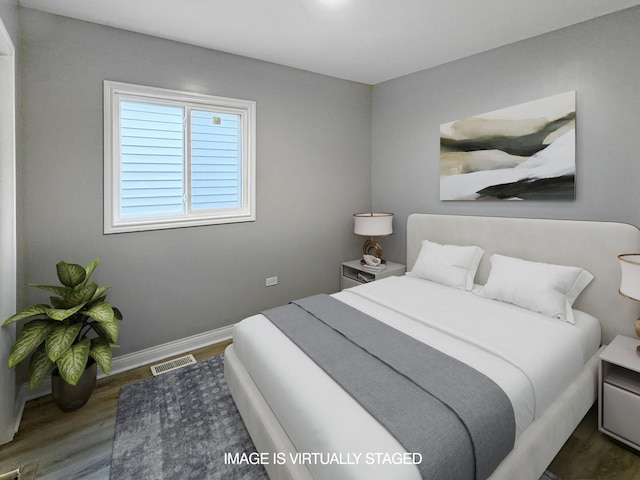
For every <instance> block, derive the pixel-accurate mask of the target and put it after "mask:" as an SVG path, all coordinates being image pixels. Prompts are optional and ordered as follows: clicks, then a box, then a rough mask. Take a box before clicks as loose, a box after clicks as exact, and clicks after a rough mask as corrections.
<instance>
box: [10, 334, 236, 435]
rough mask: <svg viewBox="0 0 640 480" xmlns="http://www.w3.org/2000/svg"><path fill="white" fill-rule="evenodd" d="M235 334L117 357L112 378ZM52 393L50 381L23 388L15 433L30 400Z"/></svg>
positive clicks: (197, 337)
mask: <svg viewBox="0 0 640 480" xmlns="http://www.w3.org/2000/svg"><path fill="white" fill-rule="evenodd" d="M232 334H233V325H229V326H227V327H222V328H217V329H216V330H211V331H209V332H204V333H200V334H198V335H193V336H191V337H186V338H182V339H180V340H175V341H173V342H168V343H163V344H162V345H158V346H156V347H151V348H146V349H144V350H140V351H138V352H134V353H128V354H126V355H122V356H120V357H115V358H114V359H113V363H112V364H111V375H114V374H116V373H122V372H126V371H127V370H133V369H134V368H138V367H141V366H143V365H148V364H150V363H155V362H158V361H160V360H164V359H166V358H169V357H173V356H175V355H180V354H181V353H185V352H190V351H192V350H197V349H198V348H202V347H207V346H209V345H213V344H214V343H219V342H223V341H225V340H229V339H231V338H232ZM103 377H106V375H105V374H104V373H102V371H101V370H100V369H98V378H103ZM50 393H51V382H50V381H49V380H48V379H45V380H44V381H43V382H42V383H41V384H40V385H38V386H37V387H36V388H34V389H33V390H30V388H29V382H25V383H23V384H21V385H20V387H19V388H18V394H17V396H16V419H17V420H16V432H17V431H18V427H19V426H20V419H22V412H23V411H24V406H25V403H27V402H28V401H29V400H34V399H36V398H40V397H44V396H45V395H49V394H50Z"/></svg>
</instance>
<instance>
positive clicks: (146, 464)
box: [110, 355, 559, 480]
mask: <svg viewBox="0 0 640 480" xmlns="http://www.w3.org/2000/svg"><path fill="white" fill-rule="evenodd" d="M255 452H256V448H255V446H254V445H253V443H252V442H251V438H250V437H249V434H248V432H247V429H246V427H245V426H244V423H243V422H242V418H241V417H240V414H239V413H238V409H237V408H236V405H235V403H234V402H233V399H232V398H231V394H230V393H229V389H228V388H227V384H226V383H225V381H224V356H223V355H218V356H216V357H213V358H210V359H208V360H205V361H203V362H200V363H197V364H195V365H189V366H187V367H184V368H181V369H179V370H176V371H173V372H168V373H165V374H162V375H159V376H157V377H151V378H147V379H145V380H141V381H139V382H136V383H134V384H131V385H127V386H125V387H122V389H121V390H120V398H119V403H118V414H117V417H116V432H115V436H114V442H113V453H112V457H111V474H110V478H111V480H123V479H134V478H135V479H143V480H161V479H167V480H174V479H176V480H177V479H185V480H186V479H189V480H195V479H197V480H223V479H224V480H268V476H267V473H266V471H265V470H264V467H263V466H262V465H260V464H259V463H255V464H252V463H250V462H233V461H229V456H231V457H233V456H236V458H238V457H237V456H238V455H243V454H246V456H247V457H250V456H251V454H254V455H255ZM225 455H226V456H227V457H226V458H225ZM245 458H246V457H245ZM540 480H559V479H558V477H556V476H554V475H553V474H551V473H549V472H545V474H544V475H543V476H542V477H540Z"/></svg>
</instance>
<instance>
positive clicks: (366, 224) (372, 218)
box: [353, 213, 393, 263]
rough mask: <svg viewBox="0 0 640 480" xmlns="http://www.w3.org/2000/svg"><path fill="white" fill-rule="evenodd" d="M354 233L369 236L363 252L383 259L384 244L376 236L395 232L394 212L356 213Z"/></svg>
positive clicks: (354, 216) (354, 215) (382, 261)
mask: <svg viewBox="0 0 640 480" xmlns="http://www.w3.org/2000/svg"><path fill="white" fill-rule="evenodd" d="M353 220H354V228H353V233H355V234H356V235H363V236H365V237H369V238H368V239H367V241H365V242H364V246H363V247H362V253H363V254H364V255H372V256H374V257H376V258H379V259H380V261H381V263H385V261H384V260H382V246H381V245H380V244H379V243H378V241H377V240H376V239H375V238H374V237H381V236H384V235H391V234H392V233H393V226H392V220H393V213H354V214H353Z"/></svg>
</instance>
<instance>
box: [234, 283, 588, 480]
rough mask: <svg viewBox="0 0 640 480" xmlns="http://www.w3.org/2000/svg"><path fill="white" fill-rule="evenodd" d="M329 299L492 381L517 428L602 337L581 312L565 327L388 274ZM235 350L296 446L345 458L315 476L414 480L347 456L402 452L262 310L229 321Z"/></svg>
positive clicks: (408, 468)
mask: <svg viewBox="0 0 640 480" xmlns="http://www.w3.org/2000/svg"><path fill="white" fill-rule="evenodd" d="M334 296H335V297H336V298H337V299H339V300H341V301H343V302H345V303H347V304H350V305H352V306H354V307H356V308H358V309H360V310H362V311H364V312H365V313H368V314H369V315H372V316H374V317H376V318H378V319H379V320H381V321H384V322H386V323H388V324H389V325H392V326H394V327H395V328H397V329H399V330H401V331H403V332H405V333H407V334H409V335H412V336H413V337H415V338H417V339H419V340H421V341H425V343H429V344H430V345H432V346H434V347H436V348H439V349H440V350H442V351H444V352H445V353H447V354H449V355H451V356H453V357H456V358H458V359H459V360H462V361H464V362H466V363H469V364H471V365H472V366H474V367H475V368H476V369H477V370H479V371H481V372H483V373H484V374H486V375H487V376H489V377H490V378H492V379H493V380H494V381H495V382H496V383H497V384H498V385H500V386H501V387H502V388H503V390H504V391H505V392H506V394H507V396H508V397H509V398H510V400H511V402H512V404H513V407H514V413H515V416H516V426H517V434H519V433H521V432H522V431H523V430H524V428H526V426H527V425H528V424H529V423H530V422H531V421H533V420H534V419H535V418H536V417H539V416H540V415H541V414H542V413H543V412H544V410H545V409H546V408H547V407H548V406H549V405H550V404H551V403H552V402H553V400H554V399H555V397H556V396H557V395H558V394H559V393H560V392H561V391H562V390H563V389H564V388H565V386H566V385H567V384H568V383H570V382H571V381H572V380H573V379H574V378H576V377H577V375H578V374H579V373H580V371H581V370H582V367H583V364H584V363H585V362H586V360H587V359H588V358H590V357H591V355H593V353H594V352H595V351H596V350H597V348H598V346H599V343H600V327H599V323H598V321H597V320H596V319H594V318H593V317H590V316H588V315H586V314H582V313H580V312H574V313H576V325H571V324H568V323H565V322H561V321H558V320H554V319H550V318H546V317H544V316H542V315H540V314H536V313H533V312H529V311H527V310H524V309H521V308H519V307H516V306H513V305H509V304H504V303H500V302H495V301H492V300H488V299H485V298H481V297H478V296H475V295H474V294H473V293H471V292H465V291H461V290H457V289H453V288H450V287H446V286H442V285H439V284H436V283H433V282H429V281H426V280H422V279H416V278H410V277H391V278H388V279H385V280H381V281H377V282H372V283H370V284H367V285H363V286H360V287H356V288H353V289H349V290H345V291H342V292H340V293H337V294H335V295H334ZM234 349H235V350H236V353H237V355H238V357H239V359H240V360H241V361H242V363H243V364H244V365H245V367H246V368H247V370H248V371H249V373H250V374H251V376H252V378H253V379H254V382H255V383H256V385H257V386H258V388H259V389H260V391H261V393H262V395H263V396H264V398H265V399H266V401H267V402H268V403H269V406H270V407H271V409H272V410H273V412H274V414H275V415H276V417H277V418H278V420H279V421H280V423H281V424H282V425H283V427H284V428H285V430H286V431H287V433H288V435H289V438H290V439H291V441H292V442H293V444H294V445H295V446H296V448H297V450H298V451H299V452H308V453H319V452H329V453H339V454H340V453H341V454H342V455H344V457H343V458H342V460H343V461H342V462H340V463H334V464H330V465H321V464H319V463H318V462H317V458H316V459H315V461H311V462H309V464H308V465H307V466H308V468H309V470H310V471H311V473H312V474H313V475H314V478H316V479H318V480H320V479H327V480H329V479H357V480H360V479H363V480H364V479H369V478H376V479H381V480H383V479H394V480H400V479H402V480H404V479H407V480H410V479H411V480H413V479H415V480H418V479H419V478H420V475H419V473H418V469H417V468H416V467H415V466H414V465H385V464H380V463H375V462H374V463H373V464H371V465H369V464H367V463H366V462H364V461H363V459H362V457H361V459H360V461H354V460H355V454H358V453H363V454H367V453H374V452H390V453H396V452H404V449H403V447H402V446H401V445H400V444H399V443H398V442H397V441H396V440H395V439H394V438H393V437H392V436H391V435H390V434H389V433H388V432H387V431H386V430H385V429H384V428H383V427H382V426H380V425H379V424H378V422H377V421H376V420H375V419H373V418H372V417H371V416H370V415H369V414H368V413H367V412H365V411H364V410H362V408H361V407H360V406H359V404H358V403H357V402H356V401H355V400H353V399H352V398H351V397H350V396H349V395H348V394H346V393H345V392H344V391H343V390H342V389H341V388H340V387H339V386H338V385H337V384H336V383H335V382H334V381H333V380H332V379H331V378H329V377H328V376H326V375H325V374H324V372H323V371H322V370H321V369H320V368H319V367H318V366H317V365H316V364H315V363H314V362H313V361H311V360H310V359H308V358H307V357H306V355H305V354H304V353H302V352H301V351H300V350H299V349H298V348H297V347H296V346H295V345H293V344H292V343H291V342H290V341H289V340H288V339H287V338H286V337H285V336H284V335H283V334H282V333H281V332H280V331H279V330H278V329H277V328H276V327H274V326H273V325H272V324H271V322H269V320H267V319H266V318H265V317H264V316H262V315H255V316H253V317H250V318H248V319H245V320H243V321H242V322H240V323H239V324H238V325H236V327H235V330H234ZM283 373H286V374H283ZM349 454H352V455H353V456H351V457H348V455H349ZM349 460H350V461H351V462H349Z"/></svg>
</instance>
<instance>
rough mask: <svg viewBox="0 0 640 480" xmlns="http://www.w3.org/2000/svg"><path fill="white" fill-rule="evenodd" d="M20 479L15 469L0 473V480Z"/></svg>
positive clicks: (18, 472)
mask: <svg viewBox="0 0 640 480" xmlns="http://www.w3.org/2000/svg"><path fill="white" fill-rule="evenodd" d="M19 478H20V469H19V468H16V469H15V470H12V471H10V472H6V473H0V480H18V479H19Z"/></svg>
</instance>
